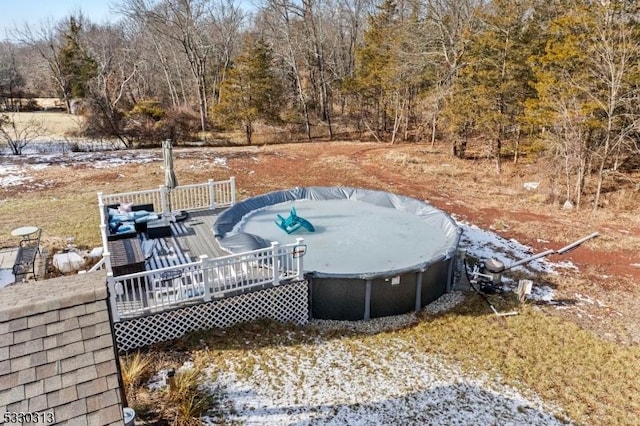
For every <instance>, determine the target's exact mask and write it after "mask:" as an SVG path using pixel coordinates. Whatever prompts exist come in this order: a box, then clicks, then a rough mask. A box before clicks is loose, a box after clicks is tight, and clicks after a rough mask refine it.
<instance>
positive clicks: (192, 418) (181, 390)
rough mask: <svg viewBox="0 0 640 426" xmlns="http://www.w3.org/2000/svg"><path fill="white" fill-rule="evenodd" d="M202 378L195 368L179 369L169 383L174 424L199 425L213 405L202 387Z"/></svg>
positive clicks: (209, 396) (210, 397) (211, 399)
mask: <svg viewBox="0 0 640 426" xmlns="http://www.w3.org/2000/svg"><path fill="white" fill-rule="evenodd" d="M203 382H204V376H203V374H202V372H201V371H200V370H197V369H195V368H188V369H181V370H179V371H178V372H177V373H176V375H175V376H174V378H173V380H172V381H171V382H170V385H169V389H168V398H169V400H170V401H171V402H172V403H173V404H172V405H173V407H172V411H174V412H175V423H176V424H178V425H199V424H201V423H200V417H202V416H203V415H204V414H205V413H206V412H207V411H208V410H209V409H210V408H211V407H212V405H213V398H212V396H211V395H210V394H209V393H208V392H207V390H206V389H204V387H203Z"/></svg>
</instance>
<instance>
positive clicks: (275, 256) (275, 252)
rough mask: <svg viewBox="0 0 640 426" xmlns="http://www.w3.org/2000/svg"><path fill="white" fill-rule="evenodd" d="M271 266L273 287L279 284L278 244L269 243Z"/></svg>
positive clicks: (275, 242)
mask: <svg viewBox="0 0 640 426" xmlns="http://www.w3.org/2000/svg"><path fill="white" fill-rule="evenodd" d="M271 264H272V265H273V277H272V279H273V285H278V284H280V243H279V242H277V241H272V242H271Z"/></svg>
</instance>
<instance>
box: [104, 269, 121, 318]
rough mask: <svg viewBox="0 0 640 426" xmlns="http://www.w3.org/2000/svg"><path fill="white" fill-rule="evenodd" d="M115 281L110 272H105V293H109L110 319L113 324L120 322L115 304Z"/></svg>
mask: <svg viewBox="0 0 640 426" xmlns="http://www.w3.org/2000/svg"><path fill="white" fill-rule="evenodd" d="M115 283H116V281H115V279H114V278H113V273H112V272H111V271H108V272H107V291H108V292H109V307H110V308H111V318H112V319H113V322H120V316H119V315H118V306H117V304H116V285H115Z"/></svg>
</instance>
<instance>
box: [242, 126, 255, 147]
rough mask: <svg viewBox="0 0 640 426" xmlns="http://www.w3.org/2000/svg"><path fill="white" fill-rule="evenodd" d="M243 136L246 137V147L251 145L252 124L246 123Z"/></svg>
mask: <svg viewBox="0 0 640 426" xmlns="http://www.w3.org/2000/svg"><path fill="white" fill-rule="evenodd" d="M244 129H245V135H246V136H247V145H249V146H250V145H251V139H252V136H253V123H247V124H245V126H244Z"/></svg>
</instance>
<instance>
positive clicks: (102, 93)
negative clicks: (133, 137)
mask: <svg viewBox="0 0 640 426" xmlns="http://www.w3.org/2000/svg"><path fill="white" fill-rule="evenodd" d="M125 34H126V33H125V32H124V31H122V28H121V27H119V26H116V25H107V26H94V27H93V28H91V30H90V31H88V36H87V40H88V44H89V46H90V48H91V50H92V53H93V57H94V60H95V61H96V63H97V65H98V70H97V76H96V78H95V79H94V81H93V83H92V85H91V91H90V99H89V101H90V107H91V108H92V109H93V111H92V112H93V114H94V119H93V120H91V125H93V126H97V127H99V129H96V130H98V131H99V132H100V133H105V134H108V135H112V136H115V137H117V138H118V139H119V140H120V141H121V142H122V143H123V144H124V145H125V146H127V147H128V146H129V139H128V138H127V137H126V135H125V134H124V132H123V128H122V123H121V121H122V120H121V119H122V113H121V109H122V105H121V103H122V102H123V101H124V96H125V94H126V93H127V91H128V87H129V85H130V83H131V81H132V79H133V77H134V76H135V75H136V73H137V69H138V63H139V60H138V59H137V58H136V53H135V52H134V51H132V50H131V49H130V48H129V47H128V46H129V43H128V40H127V39H126V38H125Z"/></svg>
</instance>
